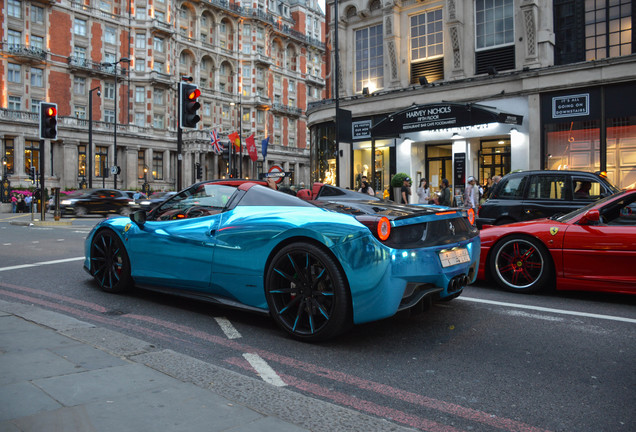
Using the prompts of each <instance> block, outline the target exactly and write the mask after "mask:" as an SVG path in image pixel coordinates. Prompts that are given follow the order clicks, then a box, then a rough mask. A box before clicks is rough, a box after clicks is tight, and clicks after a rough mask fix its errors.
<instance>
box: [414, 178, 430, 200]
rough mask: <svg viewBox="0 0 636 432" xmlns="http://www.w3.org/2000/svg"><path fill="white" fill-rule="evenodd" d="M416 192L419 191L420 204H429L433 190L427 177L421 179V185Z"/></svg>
mask: <svg viewBox="0 0 636 432" xmlns="http://www.w3.org/2000/svg"><path fill="white" fill-rule="evenodd" d="M415 192H416V193H417V202H418V203H419V204H428V201H429V200H430V199H431V191H430V188H429V187H428V181H427V180H426V179H425V178H423V179H421V180H420V185H419V186H418V187H417V190H416V191H415Z"/></svg>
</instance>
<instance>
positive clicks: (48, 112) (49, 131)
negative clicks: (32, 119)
mask: <svg viewBox="0 0 636 432" xmlns="http://www.w3.org/2000/svg"><path fill="white" fill-rule="evenodd" d="M56 138H57V104H54V103H48V102H40V139H56Z"/></svg>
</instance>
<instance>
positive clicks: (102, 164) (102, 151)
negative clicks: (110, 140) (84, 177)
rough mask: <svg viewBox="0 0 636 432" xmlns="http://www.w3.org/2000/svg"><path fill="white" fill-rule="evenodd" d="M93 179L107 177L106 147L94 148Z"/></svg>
mask: <svg viewBox="0 0 636 432" xmlns="http://www.w3.org/2000/svg"><path fill="white" fill-rule="evenodd" d="M94 166H95V173H94V174H95V177H106V176H107V175H108V147H101V146H97V147H95V164H94Z"/></svg>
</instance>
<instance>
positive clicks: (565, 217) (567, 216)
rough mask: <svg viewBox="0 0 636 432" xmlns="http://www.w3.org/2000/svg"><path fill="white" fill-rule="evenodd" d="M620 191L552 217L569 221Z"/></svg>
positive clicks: (560, 220) (561, 220)
mask: <svg viewBox="0 0 636 432" xmlns="http://www.w3.org/2000/svg"><path fill="white" fill-rule="evenodd" d="M620 193H622V192H618V193H615V194H614V195H610V196H608V197H605V198H601V199H600V200H597V201H594V202H593V203H590V204H588V205H586V206H585V207H581V208H580V209H577V210H574V211H573V212H570V213H566V214H562V215H560V216H556V217H553V219H554V220H556V221H559V222H569V221H570V220H572V219H574V218H575V217H577V216H578V215H581V214H583V213H585V212H586V211H588V210H589V209H591V208H592V207H595V206H597V205H598V204H602V203H604V202H606V201H608V200H610V199H612V198H614V197H615V196H616V195H618V194H620Z"/></svg>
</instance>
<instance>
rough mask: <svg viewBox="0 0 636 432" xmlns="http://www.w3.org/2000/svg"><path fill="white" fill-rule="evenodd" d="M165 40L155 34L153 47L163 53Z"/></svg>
mask: <svg viewBox="0 0 636 432" xmlns="http://www.w3.org/2000/svg"><path fill="white" fill-rule="evenodd" d="M163 45H164V41H163V39H162V38H160V37H157V36H155V37H154V38H153V39H152V47H153V48H154V50H155V51H157V52H160V53H162V52H163Z"/></svg>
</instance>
